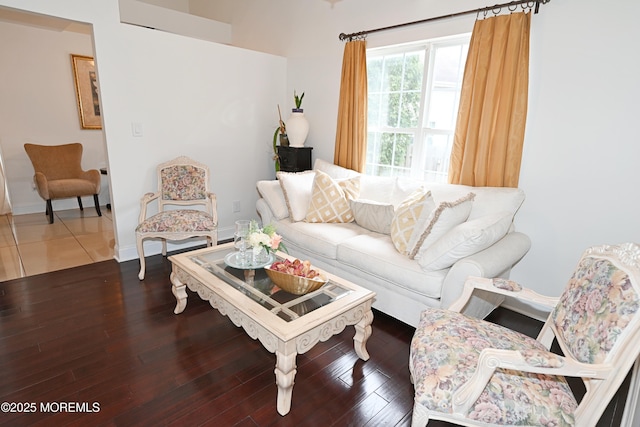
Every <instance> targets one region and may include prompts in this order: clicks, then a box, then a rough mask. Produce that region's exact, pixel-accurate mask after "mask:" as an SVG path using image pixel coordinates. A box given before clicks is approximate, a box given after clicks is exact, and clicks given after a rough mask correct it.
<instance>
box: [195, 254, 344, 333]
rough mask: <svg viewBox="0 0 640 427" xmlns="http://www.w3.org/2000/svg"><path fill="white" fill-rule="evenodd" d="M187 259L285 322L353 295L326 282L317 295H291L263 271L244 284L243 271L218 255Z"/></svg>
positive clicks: (314, 292)
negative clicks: (228, 263)
mask: <svg viewBox="0 0 640 427" xmlns="http://www.w3.org/2000/svg"><path fill="white" fill-rule="evenodd" d="M189 259H190V260H191V261H192V262H194V263H196V264H197V265H199V266H201V267H202V268H204V269H205V270H207V271H208V272H209V273H211V274H213V275H214V276H216V277H217V278H219V279H221V280H222V282H223V283H225V284H227V285H229V286H231V287H233V288H234V289H236V290H238V291H240V292H241V293H243V294H244V295H246V296H247V297H248V298H250V299H252V300H253V301H255V302H257V303H258V304H260V305H261V306H262V307H264V308H265V309H266V310H269V311H270V312H271V313H273V314H274V315H276V316H278V317H280V318H281V319H283V320H285V321H287V322H290V321H292V320H295V319H298V318H300V317H302V316H304V315H305V314H308V313H310V312H312V311H313V310H316V309H318V308H320V307H323V306H326V305H328V304H331V303H332V302H333V301H336V300H338V299H339V298H341V297H343V296H345V295H347V294H349V293H351V292H352V290H351V289H348V288H346V287H345V286H342V285H340V284H339V283H337V282H334V281H332V280H329V281H328V282H327V283H326V284H325V285H324V286H322V287H321V288H320V289H318V290H316V291H313V292H310V293H308V294H305V295H294V294H291V293H289V292H286V291H283V290H282V289H280V288H278V287H277V286H276V285H275V283H273V282H272V281H271V279H270V278H269V276H267V273H266V272H265V271H264V268H258V269H255V273H254V275H253V276H252V277H251V280H245V277H246V274H245V270H244V269H241V268H234V267H231V266H229V265H227V263H225V260H224V258H221V255H220V254H219V253H204V254H200V255H194V256H191V257H189ZM276 259H280V258H278V257H276Z"/></svg>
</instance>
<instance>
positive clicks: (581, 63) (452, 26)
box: [191, 0, 640, 295]
mask: <svg viewBox="0 0 640 427" xmlns="http://www.w3.org/2000/svg"><path fill="white" fill-rule="evenodd" d="M199 1H203V0H191V2H192V3H193V2H199ZM246 3H251V7H246V6H245V7H244V8H243V9H242V10H238V9H236V10H235V15H234V19H233V20H232V26H233V43H234V44H236V45H240V46H245V47H251V48H256V49H260V50H265V51H275V50H277V52H278V53H279V54H282V55H285V56H286V57H287V58H288V82H287V95H288V97H289V98H291V96H292V94H293V89H294V88H295V89H297V90H298V91H302V90H304V91H305V93H306V95H305V99H304V104H305V115H306V116H307V118H308V119H309V121H310V132H309V137H308V145H311V146H313V147H314V150H313V152H314V156H318V157H323V158H325V159H327V160H332V159H333V147H334V139H335V123H336V115H337V99H338V91H339V76H340V67H341V62H342V50H343V43H342V42H340V41H339V40H338V34H339V33H341V32H345V33H351V32H357V31H361V30H368V29H373V28H378V27H384V26H389V25H394V24H400V23H403V22H411V21H416V20H420V19H424V18H429V17H433V16H439V15H444V14H450V13H455V12H460V11H463V10H468V9H474V8H478V7H483V6H487V5H490V4H491V3H487V2H486V1H484V0H482V1H481V0H464V1H462V0H461V1H456V2H443V1H436V0H425V1H420V2H417V1H414V0H398V1H396V2H389V1H386V0H349V1H341V2H338V3H336V4H335V5H334V7H333V8H331V5H330V4H329V3H328V2H326V1H320V0H314V1H312V0H308V1H301V2H291V1H287V0H274V1H273V2H269V5H265V4H262V3H263V2H259V1H255V0H254V1H249V0H246V1H245V4H246ZM269 8H271V9H273V10H278V11H283V13H284V14H285V16H284V18H283V19H282V20H278V21H277V22H278V25H271V24H273V22H275V21H274V20H270V23H271V24H270V26H269V28H268V30H267V29H266V28H264V26H266V25H267V24H265V23H264V21H269V20H265V19H264V16H265V15H267V14H268V13H269V12H268V9H269ZM639 13H640V3H638V2H634V1H632V0H619V1H616V2H615V3H613V4H611V5H608V6H607V7H603V6H602V3H601V2H596V1H595V0H587V1H579V0H562V1H559V0H552V1H551V2H550V3H549V4H547V5H542V6H541V7H540V13H539V14H537V15H534V16H533V19H532V29H531V66H530V91H529V114H528V119H527V132H526V136H525V146H524V155H523V162H522V169H521V175H520V186H521V187H522V188H523V189H524V190H525V192H526V194H527V199H526V201H525V203H524V205H523V207H522V209H521V211H520V212H519V213H518V215H517V217H516V226H517V228H518V229H519V230H520V231H523V232H525V233H527V234H528V235H529V236H531V240H532V248H531V251H530V252H529V254H528V255H527V256H526V257H525V258H524V259H523V261H522V262H520V263H519V264H518V265H517V266H516V267H515V269H514V271H513V274H512V277H513V278H515V279H516V280H519V281H521V282H523V283H524V284H526V285H528V286H531V287H533V288H535V289H537V290H538V291H540V292H543V293H548V294H551V295H558V294H559V293H560V291H561V289H563V288H564V285H565V283H566V281H567V280H568V278H569V275H570V273H571V271H572V270H573V268H574V267H575V263H576V262H577V260H578V257H579V256H580V254H581V253H582V251H583V250H584V249H585V248H586V247H588V246H590V245H595V244H610V243H611V244H613V243H618V242H623V241H635V242H640V221H638V219H637V218H638V213H637V212H638V208H640V198H638V197H637V195H636V194H637V193H638V186H639V183H640V179H639V178H638V175H637V164H638V160H639V159H640V143H638V137H637V131H636V129H635V127H636V123H637V117H636V116H637V112H638V107H637V100H638V99H640V82H639V80H638V78H637V76H638V75H640V56H638V55H637V54H636V53H635V52H636V50H637V46H636V42H637V40H639V39H640V27H638V25H637V24H636V23H635V22H634V21H635V18H636V17H637V16H639ZM310 17H313V19H310ZM474 20H475V15H471V16H467V17H460V18H455V19H447V20H444V21H438V22H434V23H429V24H423V25H417V26H411V27H406V28H403V29H398V30H391V31H386V32H380V33H375V34H371V35H370V36H369V37H368V39H367V43H368V46H369V47H377V46H382V45H388V44H396V43H402V42H407V41H412V40H420V39H426V38H432V37H441V36H447V35H452V34H460V33H465V32H470V31H471V30H472V28H473V22H474ZM288 102H289V104H291V103H292V102H293V100H292V99H289V100H288Z"/></svg>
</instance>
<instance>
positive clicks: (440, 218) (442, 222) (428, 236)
mask: <svg viewBox="0 0 640 427" xmlns="http://www.w3.org/2000/svg"><path fill="white" fill-rule="evenodd" d="M474 197H475V194H474V193H469V194H467V195H466V196H464V197H461V198H459V199H458V200H455V201H452V202H441V203H440V204H438V206H437V207H436V208H435V209H433V210H432V211H431V212H429V211H428V210H426V209H423V210H422V214H421V215H420V218H419V219H418V222H417V223H416V226H415V228H414V230H413V233H411V238H410V239H409V244H408V247H409V251H410V252H409V258H411V259H414V258H416V255H417V254H418V251H419V250H420V248H422V247H425V248H428V247H429V246H431V245H432V244H433V243H434V242H435V241H437V240H438V239H439V238H440V237H442V236H443V235H444V234H445V233H446V232H447V231H449V230H451V229H452V228H453V227H455V226H456V225H458V224H462V223H463V222H465V221H466V220H467V218H469V213H470V212H471V206H472V203H473V198H474Z"/></svg>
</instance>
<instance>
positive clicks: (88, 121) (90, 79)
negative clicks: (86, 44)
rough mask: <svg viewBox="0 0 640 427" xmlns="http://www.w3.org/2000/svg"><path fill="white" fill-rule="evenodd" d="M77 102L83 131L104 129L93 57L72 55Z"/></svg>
mask: <svg viewBox="0 0 640 427" xmlns="http://www.w3.org/2000/svg"><path fill="white" fill-rule="evenodd" d="M71 64H72V66H73V79H74V82H75V86H76V100H77V103H78V113H79V115H80V126H81V127H82V129H102V118H101V114H100V96H99V93H98V79H97V75H96V68H95V63H94V61H93V58H92V57H91V56H84V55H75V54H71Z"/></svg>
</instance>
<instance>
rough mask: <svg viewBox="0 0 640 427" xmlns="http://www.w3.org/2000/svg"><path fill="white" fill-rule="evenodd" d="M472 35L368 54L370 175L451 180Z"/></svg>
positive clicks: (367, 165)
mask: <svg viewBox="0 0 640 427" xmlns="http://www.w3.org/2000/svg"><path fill="white" fill-rule="evenodd" d="M468 48H469V36H464V37H457V38H454V39H448V40H441V41H432V42H426V43H421V44H413V45H403V46H398V47H389V48H382V49H370V50H368V51H367V79H368V91H369V98H368V123H367V126H368V136H367V162H366V173H367V174H369V175H380V176H405V177H411V178H416V179H420V180H426V181H435V182H446V181H447V174H448V171H449V156H450V154H451V148H452V145H453V133H454V129H455V121H456V116H457V113H458V103H459V99H460V90H461V87H462V76H463V73H464V64H465V60H466V57H467V51H468Z"/></svg>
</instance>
